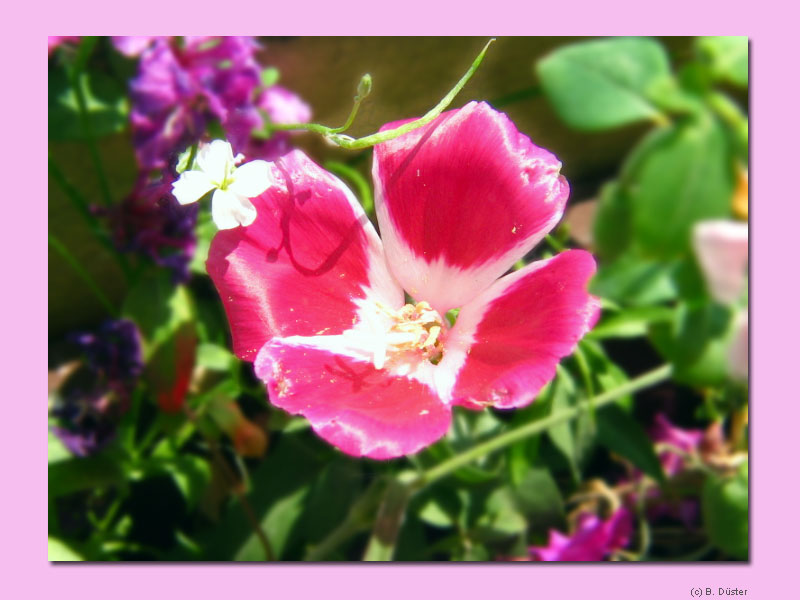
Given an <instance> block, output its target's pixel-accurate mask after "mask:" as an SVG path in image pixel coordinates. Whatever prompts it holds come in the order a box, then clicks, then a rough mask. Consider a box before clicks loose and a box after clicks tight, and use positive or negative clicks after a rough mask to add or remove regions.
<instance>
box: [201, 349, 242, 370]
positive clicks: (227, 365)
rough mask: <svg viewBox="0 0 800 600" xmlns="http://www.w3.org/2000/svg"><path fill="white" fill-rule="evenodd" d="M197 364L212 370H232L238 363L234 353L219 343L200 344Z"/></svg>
mask: <svg viewBox="0 0 800 600" xmlns="http://www.w3.org/2000/svg"><path fill="white" fill-rule="evenodd" d="M196 360H197V365H198V366H200V367H205V368H206V369H211V370H212V371H223V372H229V371H232V370H233V369H234V368H235V366H236V363H237V359H236V357H235V356H234V355H233V353H232V352H231V351H230V350H228V349H227V348H225V347H223V346H218V345H217V344H209V343H206V344H199V345H198V346H197V359H196Z"/></svg>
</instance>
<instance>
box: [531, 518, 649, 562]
mask: <svg viewBox="0 0 800 600" xmlns="http://www.w3.org/2000/svg"><path fill="white" fill-rule="evenodd" d="M632 533H633V515H631V513H630V512H629V511H628V510H627V509H626V508H618V509H617V510H616V511H615V512H614V514H612V515H611V516H610V517H609V518H608V519H607V520H605V521H603V520H601V519H600V518H599V517H598V516H597V515H593V514H591V513H583V514H581V515H580V516H579V517H578V521H577V524H576V527H575V531H574V532H573V533H572V535H570V536H567V535H564V534H562V533H559V532H558V531H555V530H553V529H551V530H550V539H549V542H548V544H547V546H544V547H536V546H532V547H531V548H529V550H530V553H531V557H532V558H533V560H542V561H600V560H604V559H605V558H607V557H608V556H609V555H611V554H612V553H614V552H616V551H617V550H621V549H622V548H624V547H625V546H627V545H628V543H629V542H630V539H631V534H632Z"/></svg>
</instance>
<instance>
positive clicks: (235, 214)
mask: <svg viewBox="0 0 800 600" xmlns="http://www.w3.org/2000/svg"><path fill="white" fill-rule="evenodd" d="M243 159H244V156H242V155H241V154H238V155H237V156H236V157H235V158H234V156H233V150H232V149H231V145H230V144H229V143H228V142H225V141H223V140H214V141H213V142H211V143H210V144H201V146H200V148H199V150H198V151H197V161H196V163H195V169H194V170H191V171H184V172H183V173H181V176H180V178H178V180H177V181H176V182H175V183H173V184H172V193H173V195H174V196H175V198H177V199H178V202H180V203H181V204H191V203H192V202H197V201H198V200H199V199H200V198H202V197H203V196H205V195H206V194H207V193H208V192H210V191H211V190H214V195H213V196H212V197H211V218H212V219H213V220H214V223H215V224H216V226H217V227H218V228H219V229H233V228H234V227H237V226H239V225H244V226H245V227H247V226H248V225H251V224H252V223H253V221H255V220H256V208H255V206H253V203H252V202H250V198H255V197H256V196H258V195H259V194H261V193H263V192H264V191H265V190H266V189H267V188H268V187H269V186H270V184H271V183H272V180H271V177H270V167H269V164H268V163H267V162H266V161H263V160H254V161H251V162H249V163H246V164H244V165H242V166H241V167H238V168H237V167H236V164H237V163H239V162H241V161H242V160H243Z"/></svg>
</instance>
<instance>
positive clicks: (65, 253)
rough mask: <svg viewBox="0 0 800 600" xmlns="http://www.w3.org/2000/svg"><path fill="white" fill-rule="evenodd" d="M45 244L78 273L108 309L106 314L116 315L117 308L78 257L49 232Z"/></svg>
mask: <svg viewBox="0 0 800 600" xmlns="http://www.w3.org/2000/svg"><path fill="white" fill-rule="evenodd" d="M47 244H48V245H49V246H50V247H51V248H52V249H53V250H55V251H56V252H58V254H59V255H60V256H61V258H63V259H64V261H65V262H66V263H67V264H68V265H69V266H70V267H72V268H73V270H74V271H75V272H76V273H77V274H78V276H79V277H80V278H81V279H83V282H84V283H85V284H86V287H88V288H89V289H90V290H91V291H92V292H93V293H94V295H95V297H96V298H97V299H98V300H99V301H100V304H102V305H103V308H105V309H106V310H107V311H108V314H110V315H111V316H114V317H116V316H117V309H115V308H114V305H113V304H112V303H111V300H109V299H108V296H106V295H105V294H104V293H103V291H102V290H101V289H100V286H98V285H97V284H96V283H95V281H94V279H92V276H91V275H89V272H88V271H87V270H86V269H84V268H83V266H82V265H81V263H80V262H79V261H78V259H77V258H75V257H74V256H73V255H72V253H71V252H70V251H69V250H68V249H67V247H66V246H65V245H64V244H62V243H61V242H60V241H59V240H58V238H56V237H55V236H54V235H53V234H51V233H48V234H47Z"/></svg>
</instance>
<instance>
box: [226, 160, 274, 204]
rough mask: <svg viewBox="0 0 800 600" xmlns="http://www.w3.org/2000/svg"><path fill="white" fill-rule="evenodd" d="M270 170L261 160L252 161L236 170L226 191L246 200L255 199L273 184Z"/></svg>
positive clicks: (267, 164)
mask: <svg viewBox="0 0 800 600" xmlns="http://www.w3.org/2000/svg"><path fill="white" fill-rule="evenodd" d="M273 183H274V182H273V180H272V169H271V168H270V166H269V163H267V162H266V161H263V160H254V161H251V162H249V163H246V164H243V165H242V166H241V167H239V168H238V169H236V172H235V173H234V175H233V182H232V183H231V184H230V185H229V186H228V189H229V190H230V191H232V192H235V193H236V194H239V195H240V196H245V197H246V198H255V197H256V196H258V195H259V194H263V193H264V191H265V190H266V189H267V188H268V187H270V186H271V185H272V184H273Z"/></svg>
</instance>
